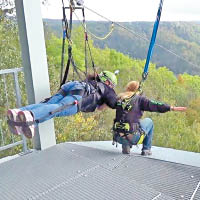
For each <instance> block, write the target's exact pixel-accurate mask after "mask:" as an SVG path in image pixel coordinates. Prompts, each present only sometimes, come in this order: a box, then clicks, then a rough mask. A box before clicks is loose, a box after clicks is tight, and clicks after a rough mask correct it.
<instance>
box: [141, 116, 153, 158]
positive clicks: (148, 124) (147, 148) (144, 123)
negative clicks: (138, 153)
mask: <svg viewBox="0 0 200 200" xmlns="http://www.w3.org/2000/svg"><path fill="white" fill-rule="evenodd" d="M140 125H141V128H142V129H143V130H144V131H145V133H146V137H145V138H144V141H143V148H142V155H145V154H147V155H151V146H152V139H153V130H154V125H153V121H152V120H151V119H150V118H145V119H142V120H140Z"/></svg>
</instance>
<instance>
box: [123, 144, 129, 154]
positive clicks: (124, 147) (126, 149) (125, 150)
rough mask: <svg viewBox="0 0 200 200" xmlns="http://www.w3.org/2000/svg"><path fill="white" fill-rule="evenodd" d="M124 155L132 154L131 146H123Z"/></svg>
mask: <svg viewBox="0 0 200 200" xmlns="http://www.w3.org/2000/svg"><path fill="white" fill-rule="evenodd" d="M122 153H123V154H130V146H129V145H124V144H122Z"/></svg>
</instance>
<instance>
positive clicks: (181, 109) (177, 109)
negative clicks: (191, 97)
mask: <svg viewBox="0 0 200 200" xmlns="http://www.w3.org/2000/svg"><path fill="white" fill-rule="evenodd" d="M186 110H187V107H175V106H171V107H170V111H179V112H184V111H186Z"/></svg>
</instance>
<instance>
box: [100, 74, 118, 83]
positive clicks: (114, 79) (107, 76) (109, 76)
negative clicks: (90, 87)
mask: <svg viewBox="0 0 200 200" xmlns="http://www.w3.org/2000/svg"><path fill="white" fill-rule="evenodd" d="M99 78H100V80H101V81H102V82H106V81H107V80H108V81H110V82H111V83H112V84H113V86H116V85H117V77H116V76H115V74H114V73H112V72H109V71H103V72H101V73H100V74H99Z"/></svg>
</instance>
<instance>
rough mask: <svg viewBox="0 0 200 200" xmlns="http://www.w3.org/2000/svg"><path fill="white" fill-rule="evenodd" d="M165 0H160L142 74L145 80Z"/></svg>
mask: <svg viewBox="0 0 200 200" xmlns="http://www.w3.org/2000/svg"><path fill="white" fill-rule="evenodd" d="M163 1H164V0H160V5H159V8H158V12H157V17H156V21H155V23H154V27H153V33H152V36H151V42H150V44H149V49H148V54H147V59H146V63H145V67H144V72H143V74H142V79H143V81H144V80H146V78H147V75H148V69H149V62H150V59H151V56H152V53H153V47H154V45H155V41H156V35H157V31H158V26H159V22H160V17H161V13H162V6H163Z"/></svg>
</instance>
